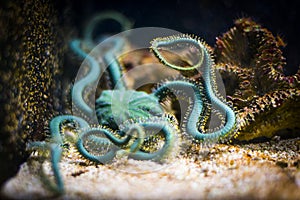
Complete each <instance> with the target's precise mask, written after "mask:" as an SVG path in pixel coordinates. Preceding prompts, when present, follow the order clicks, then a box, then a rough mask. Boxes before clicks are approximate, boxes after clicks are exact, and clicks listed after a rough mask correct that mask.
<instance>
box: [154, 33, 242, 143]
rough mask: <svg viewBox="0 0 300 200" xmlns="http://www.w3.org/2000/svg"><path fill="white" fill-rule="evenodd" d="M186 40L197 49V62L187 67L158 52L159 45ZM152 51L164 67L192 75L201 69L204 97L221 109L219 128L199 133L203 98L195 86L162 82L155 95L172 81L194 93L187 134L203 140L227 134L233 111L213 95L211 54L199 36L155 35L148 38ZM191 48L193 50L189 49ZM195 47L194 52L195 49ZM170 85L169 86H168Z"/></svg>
mask: <svg viewBox="0 0 300 200" xmlns="http://www.w3.org/2000/svg"><path fill="white" fill-rule="evenodd" d="M179 43H183V44H187V45H190V46H192V47H193V48H196V49H197V51H198V54H199V55H198V56H199V59H198V62H196V63H195V64H194V65H192V66H190V67H182V66H177V65H174V64H172V63H170V62H168V60H167V59H165V58H164V56H163V54H161V52H160V49H161V48H168V46H170V45H173V44H179ZM151 48H152V50H153V52H154V54H155V55H156V57H157V58H159V60H160V61H161V62H162V63H163V64H164V65H166V66H167V67H170V68H172V69H176V70H179V71H180V72H182V74H183V75H191V74H192V75H193V74H195V73H199V72H200V71H201V72H202V76H203V80H204V91H205V93H206V96H207V99H208V100H209V101H210V102H211V104H213V105H214V106H216V107H217V108H218V109H219V110H220V111H223V112H224V113H225V117H226V122H225V125H224V126H223V127H222V128H220V129H219V130H217V131H214V132H212V133H202V132H200V131H199V129H198V121H199V120H198V119H199V116H200V115H201V112H202V108H203V102H202V101H201V98H200V97H201V95H199V94H200V92H201V91H199V89H197V88H195V86H194V85H193V84H191V83H184V82H181V83H178V82H177V83H176V82H175V83H172V82H170V83H166V84H165V85H163V86H162V87H161V88H159V89H158V90H157V91H156V94H155V95H156V96H163V95H164V92H163V91H165V90H167V89H168V87H171V88H172V87H173V86H174V85H176V84H177V85H178V84H179V85H181V86H182V87H187V88H189V87H192V88H193V90H194V92H195V94H194V101H195V102H194V104H193V108H192V111H191V113H190V115H189V118H188V120H187V125H186V128H187V133H188V134H191V135H192V136H193V137H194V138H195V139H196V140H207V139H219V138H220V137H225V136H226V135H227V134H229V133H230V132H231V131H233V129H234V128H235V125H236V116H235V113H234V111H233V110H232V109H231V108H230V107H229V106H228V105H226V104H225V103H224V102H222V101H221V100H220V99H219V98H218V97H217V96H216V95H215V91H214V88H213V85H212V83H213V82H214V81H215V80H214V78H215V75H214V69H213V65H214V62H213V60H212V58H211V55H210V53H209V50H208V48H207V46H206V45H205V44H204V43H203V42H201V41H200V40H199V39H195V38H192V37H190V36H188V35H181V36H172V37H165V38H157V39H155V40H153V41H152V46H151ZM193 51H195V50H193ZM197 51H196V52H197ZM171 85H173V86H171Z"/></svg>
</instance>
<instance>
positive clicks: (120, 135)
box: [29, 35, 236, 194]
mask: <svg viewBox="0 0 300 200" xmlns="http://www.w3.org/2000/svg"><path fill="white" fill-rule="evenodd" d="M90 41H92V40H90ZM104 42H105V41H104ZM106 42H107V43H109V44H110V47H111V48H109V49H108V50H106V51H103V52H104V55H103V59H102V62H100V63H101V64H102V65H107V66H108V67H107V71H108V76H109V79H110V81H111V86H112V88H113V89H111V90H104V91H102V93H101V95H100V97H99V98H98V99H97V100H96V104H95V105H96V115H97V118H98V122H99V124H100V125H99V126H98V127H93V128H92V127H91V126H90V124H89V123H88V122H87V121H86V120H85V119H83V118H82V117H79V116H75V115H60V116H57V117H54V118H53V119H52V120H51V122H50V132H51V139H50V141H48V142H32V143H30V144H29V148H30V149H35V150H43V151H45V150H50V152H51V165H52V169H53V172H54V177H55V185H56V187H55V186H54V187H52V188H53V189H54V190H55V191H56V192H57V193H59V194H61V193H63V192H64V184H63V179H62V176H61V173H60V171H59V167H58V164H59V161H60V159H61V154H62V152H63V149H64V146H68V145H69V144H71V143H73V144H75V146H76V148H77V150H78V152H79V153H80V154H81V155H82V156H83V157H84V158H86V159H87V160H90V161H93V162H95V163H101V164H105V163H109V162H111V161H112V160H113V159H114V158H115V157H116V155H117V153H118V152H121V153H122V154H126V155H127V156H128V157H129V158H132V159H136V160H153V161H159V162H161V161H164V160H165V159H167V158H168V155H169V154H170V153H171V151H172V150H173V149H174V148H175V147H174V146H175V145H176V137H177V135H178V132H179V130H178V124H177V120H176V118H175V117H174V116H172V115H171V114H168V113H166V112H165V111H164V109H163V108H162V106H161V105H160V102H162V101H164V99H165V98H166V97H167V96H170V95H172V94H171V93H173V94H175V95H180V92H179V91H192V93H191V95H190V99H191V101H192V107H191V111H187V120H186V124H185V125H184V127H186V130H185V131H186V133H187V135H190V136H192V138H193V139H194V140H195V141H204V142H205V141H209V140H219V139H221V138H224V137H227V136H228V137H229V135H230V133H232V132H233V131H234V130H235V124H236V118H235V113H234V111H233V110H232V109H231V108H230V107H229V106H228V105H226V104H225V103H224V102H222V101H221V100H220V99H219V98H218V97H217V96H216V95H215V89H214V88H213V87H214V86H213V85H212V83H213V80H212V79H213V78H214V74H213V69H212V67H213V65H214V63H213V60H212V58H211V55H210V52H209V50H208V48H207V46H206V45H205V44H204V43H203V42H202V41H201V40H199V39H197V38H193V37H191V36H189V35H180V36H172V37H164V38H156V39H154V40H153V41H152V46H151V49H152V50H153V52H154V54H155V55H156V57H157V58H159V60H160V61H161V62H162V63H163V64H164V65H165V66H167V67H171V68H174V69H176V70H179V71H181V72H182V73H183V75H187V74H188V76H190V75H191V74H195V73H197V70H198V69H199V68H203V69H202V71H203V86H204V87H203V88H202V86H200V85H198V82H195V81H192V80H190V79H189V78H188V77H187V78H182V79H180V80H173V81H167V82H165V83H162V84H161V85H160V86H159V87H158V88H157V89H156V90H155V91H154V92H153V93H152V94H148V93H146V92H143V91H135V90H131V89H128V88H127V87H126V84H125V83H124V82H123V81H120V80H122V71H121V67H120V64H119V62H118V60H117V58H115V57H116V56H115V55H116V53H117V52H119V51H121V50H122V47H123V44H124V38H122V37H112V38H111V39H109V40H107V41H106ZM180 43H183V44H188V45H191V46H193V48H196V49H197V50H198V53H199V55H198V56H199V59H198V62H197V63H196V64H194V65H192V66H191V67H181V66H176V65H173V64H171V63H169V62H168V61H167V59H165V58H164V56H163V54H161V52H160V48H162V47H164V46H168V45H173V44H180ZM82 44H84V41H80V40H74V41H72V42H71V48H72V49H73V50H74V52H75V53H77V54H78V55H79V56H80V57H82V58H85V59H86V61H87V62H88V66H89V70H88V72H87V74H86V75H85V76H84V77H83V78H81V79H80V80H79V81H77V82H75V84H74V86H73V88H72V92H71V95H72V99H73V102H74V106H75V107H76V108H77V109H78V110H79V111H80V112H81V113H82V114H83V116H84V117H85V118H87V119H88V118H89V116H91V115H92V114H93V112H94V111H93V109H92V108H91V107H90V106H89V104H88V102H86V100H85V98H84V95H85V90H86V88H87V87H88V86H89V85H92V84H95V81H96V80H97V79H98V78H99V76H100V72H101V70H103V67H104V66H100V64H99V62H98V60H96V59H95V58H94V57H93V56H91V55H89V54H87V53H86V52H85V51H84V50H83V48H82V46H81V45H82ZM89 45H90V44H89ZM206 100H207V101H208V102H210V103H211V104H214V105H215V106H216V107H217V108H218V109H220V110H221V111H224V113H225V124H224V126H223V127H221V128H220V129H219V130H217V131H213V132H209V133H204V132H203V131H200V130H199V124H198V123H199V122H205V120H203V118H205V117H206V116H203V113H204V110H205V108H204V107H205V104H204V101H206ZM205 115H206V114H205ZM68 124H72V125H73V127H74V128H73V133H72V134H70V133H66V131H64V130H65V128H66V127H68ZM91 125H92V124H91ZM85 142H90V143H91V144H92V145H89V146H85V145H84V144H85ZM158 143H163V145H158ZM66 144H67V145H66ZM93 147H95V148H97V150H99V151H100V152H97V155H94V154H93V153H92V148H93Z"/></svg>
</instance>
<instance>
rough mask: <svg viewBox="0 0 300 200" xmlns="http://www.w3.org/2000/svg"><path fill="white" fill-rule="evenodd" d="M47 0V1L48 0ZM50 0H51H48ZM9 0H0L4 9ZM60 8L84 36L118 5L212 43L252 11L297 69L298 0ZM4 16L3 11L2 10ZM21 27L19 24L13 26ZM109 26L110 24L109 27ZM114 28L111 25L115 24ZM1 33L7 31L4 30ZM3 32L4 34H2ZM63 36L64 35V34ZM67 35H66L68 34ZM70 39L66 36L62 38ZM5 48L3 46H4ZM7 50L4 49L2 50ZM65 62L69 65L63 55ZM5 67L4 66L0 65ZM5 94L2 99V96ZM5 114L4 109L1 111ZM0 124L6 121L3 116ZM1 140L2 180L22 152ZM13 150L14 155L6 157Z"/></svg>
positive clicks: (137, 17) (146, 21) (63, 19)
mask: <svg viewBox="0 0 300 200" xmlns="http://www.w3.org/2000/svg"><path fill="white" fill-rule="evenodd" d="M45 2H47V1H45ZM50 2H51V1H50ZM6 3H7V1H3V0H1V1H0V9H3V8H4V7H3V5H4V4H6ZM53 4H54V8H55V9H56V10H57V13H58V18H59V24H62V25H66V26H64V27H67V28H66V30H64V31H63V32H65V33H66V34H68V31H70V32H72V35H75V36H78V37H80V36H82V35H81V34H82V30H83V27H84V26H85V23H86V22H88V20H89V19H90V18H91V17H92V16H93V15H95V14H97V13H99V12H102V11H107V10H114V11H119V12H121V13H122V14H124V16H126V17H128V18H129V19H131V20H132V21H133V22H134V28H138V27H163V28H169V29H174V30H177V31H180V32H182V33H190V34H195V35H197V36H200V37H201V38H203V39H204V40H205V41H206V42H207V43H208V44H209V45H211V46H214V44H215V41H216V37H218V36H220V35H222V33H224V32H226V31H227V30H228V29H229V28H230V27H232V26H233V22H234V20H235V19H238V18H240V17H251V18H252V19H253V20H255V21H256V22H258V23H260V24H261V25H263V26H264V27H266V28H267V29H269V30H270V31H271V32H272V33H273V34H274V35H278V36H280V37H282V39H283V41H284V42H285V43H286V44H287V46H286V48H285V49H284V50H283V51H284V56H285V57H286V58H287V67H286V71H285V72H286V74H293V73H295V72H296V70H297V69H298V66H299V63H300V58H299V54H300V50H299V45H300V40H299V35H300V26H299V20H300V13H299V12H298V9H299V7H297V1H287V0H277V1H259V0H251V1H237V0H236V1H234V0H220V1H219V0H218V1H217V0H203V1H201V0H199V1H187V0H174V1H159V0H145V1H117V0H108V1H102V0H101V1H100V0H93V1H91V0H90V1H71V0H63V1H58V0H57V1H53ZM0 17H2V16H0ZM14 28H16V29H17V28H18V27H14ZM109 28H110V27H108V29H109ZM111 28H113V27H111ZM1 34H9V33H7V32H5V31H3V30H2V31H1ZM0 37H3V35H0ZM62 38H64V37H62ZM65 38H67V37H65ZM61 42H62V43H67V42H68V41H61ZM1 48H5V46H1ZM2 52H4V51H2ZM61 60H62V63H64V64H63V68H64V70H67V69H66V68H67V67H68V65H67V64H66V62H65V61H64V57H61ZM0 67H1V68H4V67H3V66H0ZM2 101H5V99H4V100H3V99H1V102H2ZM1 116H2V115H1ZM0 125H1V126H3V125H4V124H3V122H2V121H1V124H0ZM0 140H1V141H2V143H1V144H2V145H1V148H0V154H1V167H0V174H1V179H0V180H1V183H3V182H4V181H5V180H6V179H7V178H9V177H11V176H13V175H14V174H15V173H16V172H17V169H18V166H19V164H20V162H23V161H24V158H19V157H17V156H15V157H14V155H7V154H4V153H3V152H2V150H3V149H5V148H7V147H5V145H6V142H5V140H9V137H7V135H3V133H1V138H0ZM11 156H13V159H11V158H8V157H11Z"/></svg>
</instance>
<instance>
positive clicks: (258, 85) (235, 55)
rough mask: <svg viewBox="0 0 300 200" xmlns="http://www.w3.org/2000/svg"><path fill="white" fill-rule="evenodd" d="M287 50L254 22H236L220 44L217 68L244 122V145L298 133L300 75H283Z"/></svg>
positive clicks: (241, 134) (242, 126)
mask: <svg viewBox="0 0 300 200" xmlns="http://www.w3.org/2000/svg"><path fill="white" fill-rule="evenodd" d="M283 46H284V43H283V42H282V40H281V39H280V38H278V37H277V38H276V37H274V36H273V34H272V33H271V32H270V31H268V30H267V29H266V28H263V27H262V26H261V25H259V24H257V23H255V22H254V21H252V20H251V19H250V18H241V19H238V20H236V21H235V25H234V27H233V28H231V29H230V30H229V31H228V32H226V33H224V34H223V35H222V36H221V37H219V38H218V39H217V42H216V46H215V52H214V53H215V57H216V64H217V67H218V69H219V70H220V72H221V74H222V77H223V80H224V82H225V85H226V91H227V94H228V100H230V101H232V102H233V105H234V106H235V107H237V113H238V114H237V115H238V116H239V119H241V121H240V122H239V129H240V135H239V137H238V139H239V140H250V139H254V138H258V137H272V136H273V135H275V134H278V132H279V131H282V130H284V129H297V128H299V113H300V112H299V108H300V104H299V95H300V90H299V84H300V81H299V80H300V70H298V72H297V73H296V74H295V75H292V76H286V75H285V74H284V68H285V65H286V61H285V58H284V57H283V53H282V50H281V48H283ZM290 132H291V131H290Z"/></svg>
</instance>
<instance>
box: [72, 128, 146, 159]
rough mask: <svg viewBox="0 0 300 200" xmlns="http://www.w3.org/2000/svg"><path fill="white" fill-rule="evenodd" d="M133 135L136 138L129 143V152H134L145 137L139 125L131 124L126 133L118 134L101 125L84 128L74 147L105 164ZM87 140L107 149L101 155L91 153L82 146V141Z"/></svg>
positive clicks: (87, 157) (87, 156)
mask: <svg viewBox="0 0 300 200" xmlns="http://www.w3.org/2000/svg"><path fill="white" fill-rule="evenodd" d="M121 135H124V137H121ZM134 135H136V136H135V137H136V139H135V141H134V142H133V143H132V144H130V145H129V148H130V150H129V152H136V151H138V149H139V148H140V147H141V145H142V144H143V142H144V138H145V133H144V130H143V129H142V128H141V126H140V125H134V126H131V127H130V128H127V132H126V133H120V134H118V133H113V132H112V131H111V130H109V129H106V128H102V127H97V128H91V129H88V130H85V131H83V132H82V133H81V134H80V136H79V138H78V140H77V142H76V147H77V149H78V151H79V152H80V153H81V154H82V155H83V156H84V157H85V158H86V159H88V160H90V161H93V162H95V163H101V164H106V163H109V162H111V161H112V160H113V158H114V157H115V155H116V153H117V151H118V150H119V149H120V147H124V146H128V144H129V141H130V140H131V139H132V138H133V136H134ZM103 136H104V137H103ZM87 140H91V141H92V142H94V143H96V146H98V147H99V146H102V147H107V148H108V151H106V152H105V153H104V154H103V155H93V154H92V153H90V152H89V151H88V150H87V148H86V147H85V146H84V142H85V141H87Z"/></svg>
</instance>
